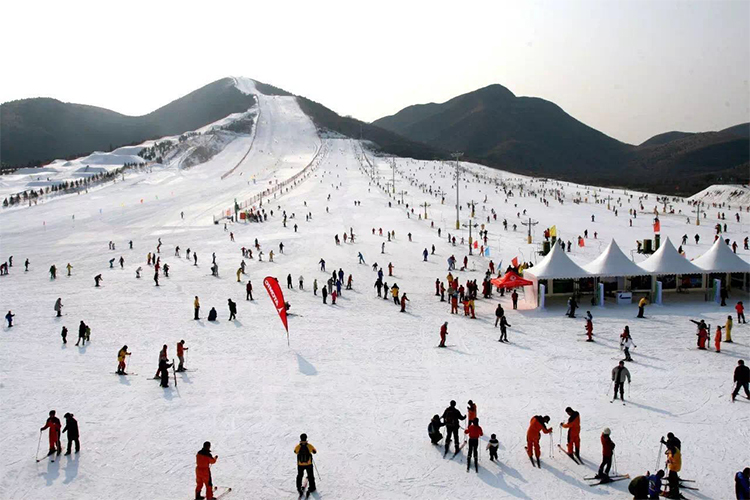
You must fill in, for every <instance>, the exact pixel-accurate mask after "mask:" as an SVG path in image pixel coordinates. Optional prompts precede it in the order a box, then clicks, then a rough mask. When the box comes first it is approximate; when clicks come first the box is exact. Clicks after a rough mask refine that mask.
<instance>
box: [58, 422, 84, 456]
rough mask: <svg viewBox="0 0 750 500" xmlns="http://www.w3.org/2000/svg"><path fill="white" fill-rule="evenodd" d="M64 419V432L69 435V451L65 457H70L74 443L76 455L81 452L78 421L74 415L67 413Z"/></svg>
mask: <svg viewBox="0 0 750 500" xmlns="http://www.w3.org/2000/svg"><path fill="white" fill-rule="evenodd" d="M63 417H64V418H65V427H64V428H63V430H62V431H63V432H67V433H68V449H67V451H66V452H65V455H70V452H71V448H72V446H73V443H75V444H76V453H78V452H79V451H81V443H80V442H79V441H78V421H77V420H76V419H75V418H73V414H72V413H66V414H65V415H63Z"/></svg>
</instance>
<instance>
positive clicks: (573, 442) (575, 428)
mask: <svg viewBox="0 0 750 500" xmlns="http://www.w3.org/2000/svg"><path fill="white" fill-rule="evenodd" d="M565 413H567V414H568V421H567V422H560V427H562V428H563V429H568V455H571V456H572V455H573V454H574V453H575V456H576V457H578V459H579V460H580V458H581V415H580V414H579V413H578V412H577V411H575V410H574V409H573V408H571V407H570V406H568V407H567V408H565Z"/></svg>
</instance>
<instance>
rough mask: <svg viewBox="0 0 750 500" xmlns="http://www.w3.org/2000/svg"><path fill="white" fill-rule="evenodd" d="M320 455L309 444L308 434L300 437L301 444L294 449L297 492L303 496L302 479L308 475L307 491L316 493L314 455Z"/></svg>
mask: <svg viewBox="0 0 750 500" xmlns="http://www.w3.org/2000/svg"><path fill="white" fill-rule="evenodd" d="M316 453H318V450H316V449H315V447H314V446H313V445H311V444H310V443H308V442H307V434H305V433H302V434H300V436H299V444H298V445H297V446H295V447H294V454H295V455H297V492H298V493H300V494H302V477H303V476H304V474H305V473H307V491H308V493H313V492H314V491H315V489H316V488H315V474H314V468H313V455H314V454H316Z"/></svg>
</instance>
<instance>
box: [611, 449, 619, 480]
mask: <svg viewBox="0 0 750 500" xmlns="http://www.w3.org/2000/svg"><path fill="white" fill-rule="evenodd" d="M612 461H613V462H614V469H615V476H617V475H618V474H617V455H615V452H614V451H613V452H612Z"/></svg>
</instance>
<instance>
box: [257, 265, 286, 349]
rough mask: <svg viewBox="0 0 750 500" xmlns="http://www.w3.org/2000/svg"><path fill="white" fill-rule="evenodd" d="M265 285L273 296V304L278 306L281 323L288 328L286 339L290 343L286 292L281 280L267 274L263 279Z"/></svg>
mask: <svg viewBox="0 0 750 500" xmlns="http://www.w3.org/2000/svg"><path fill="white" fill-rule="evenodd" d="M263 286H264V287H266V291H267V292H268V296H269V297H271V302H273V306H274V307H275V308H276V312H277V313H279V318H281V323H282V324H283V325H284V329H285V330H286V340H287V343H289V325H288V324H287V321H286V307H285V306H284V294H283V293H282V292H281V287H280V286H279V280H277V279H276V278H274V277H272V276H266V278H265V279H264V280H263Z"/></svg>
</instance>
